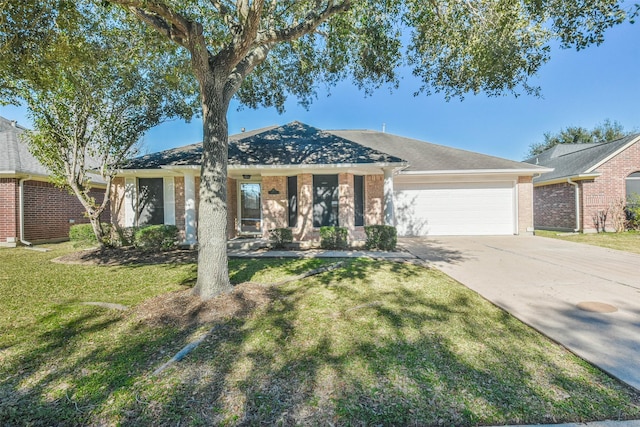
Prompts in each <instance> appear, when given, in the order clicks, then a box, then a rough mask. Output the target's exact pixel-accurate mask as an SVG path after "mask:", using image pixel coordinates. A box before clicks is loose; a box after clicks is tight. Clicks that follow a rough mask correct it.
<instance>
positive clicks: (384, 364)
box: [0, 245, 640, 426]
mask: <svg viewBox="0 0 640 427" xmlns="http://www.w3.org/2000/svg"><path fill="white" fill-rule="evenodd" d="M52 249H53V250H52V252H51V253H47V254H43V253H35V252H27V251H20V250H11V251H0V266H2V270H3V271H2V274H0V278H1V279H0V291H1V292H2V295H3V298H2V299H1V300H0V424H1V425H24V424H28V425H121V424H122V425H154V426H156V425H159V426H165V425H166V426H169V425H171V426H174V425H178V424H179V425H257V424H267V425H272V424H281V425H300V424H302V425H309V424H310V425H329V424H331V425H425V426H436V425H456V426H465V425H469V426H471V425H483V424H484V425H487V424H488V425H498V424H519V423H555V422H583V421H590V420H602V419H629V418H638V417H640V399H639V396H638V394H637V393H635V392H634V391H633V390H632V389H630V388H628V387H626V386H625V385H623V384H621V383H619V382H618V381H616V380H614V379H612V378H610V377H608V376H607V375H605V374H604V373H602V372H601V371H599V370H598V369H596V368H594V367H592V366H591V365H589V364H587V363H586V362H584V361H582V360H580V359H578V358H576V357H575V356H574V355H572V354H571V353H569V352H567V351H566V350H565V349H563V348H562V347H560V346H558V345H556V344H554V343H553V342H551V341H550V340H548V339H546V338H545V337H543V336H541V335H540V334H538V333H537V332H535V331H534V330H532V329H531V328H529V327H527V326H525V325H524V324H522V323H521V322H519V321H518V320H516V319H515V318H513V317H512V316H510V315H508V314H506V313H505V312H504V311H501V310H499V309H497V308H496V307H494V306H493V305H491V304H489V303H488V302H486V301H485V300H483V299H482V298H480V297H479V296H478V295H477V294H475V293H473V292H472V291H470V290H468V289H467V288H465V287H464V286H462V285H460V284H458V283H457V282H455V281H453V280H451V279H450V278H448V277H447V276H445V275H444V274H442V273H440V272H437V271H434V270H428V269H425V268H422V267H419V266H413V265H409V264H397V263H390V262H380V261H373V260H364V259H360V260H344V261H343V262H344V265H343V266H342V267H341V268H339V269H336V270H333V271H329V272H325V273H322V274H319V275H317V276H313V277H307V278H304V279H301V280H297V281H292V282H288V283H285V284H282V285H280V286H273V285H267V284H269V283H277V282H283V281H286V280H287V278H292V277H295V276H297V275H300V274H303V273H304V272H305V271H309V270H313V269H317V268H320V267H322V266H323V265H328V263H329V262H331V263H332V262H335V260H330V261H326V260H317V259H311V260H292V259H286V260H244V259H242V260H232V261H230V263H229V268H230V276H231V278H232V281H233V282H234V283H237V285H236V286H235V288H234V290H233V292H231V293H229V294H225V295H221V296H218V297H217V298H214V299H211V300H209V301H206V302H203V301H200V300H199V299H197V298H195V297H193V296H191V295H190V293H189V292H190V287H191V286H192V284H193V281H194V280H195V265H193V264H179V263H169V264H161V265H139V264H127V265H116V264H111V265H107V266H105V265H102V266H97V265H91V264H87V265H64V264H52V263H50V262H49V260H50V259H52V258H54V257H59V256H61V255H64V254H65V253H69V252H70V251H71V248H70V247H69V246H65V245H55V246H52ZM25 265H29V266H30V267H29V268H28V269H26V268H25V267H24V266H25ZM5 278H8V279H5ZM80 301H105V302H111V303H116V304H123V305H127V306H129V307H130V309H129V310H127V311H124V312H123V311H118V310H110V309H107V308H103V307H96V306H86V305H81V304H78V302H80ZM206 331H211V333H210V334H208V335H207V337H206V339H204V340H203V341H202V343H201V344H200V345H199V346H198V348H196V349H195V350H194V351H192V352H191V353H190V354H189V355H188V356H187V357H185V358H184V359H182V360H181V361H180V363H176V364H174V365H172V366H170V367H169V368H167V369H166V370H164V371H163V372H162V375H160V376H152V375H151V374H152V373H153V371H154V370H156V369H157V368H158V367H160V366H162V364H163V363H165V362H166V361H167V360H168V359H170V358H171V356H172V355H174V354H176V352H177V351H179V350H180V349H181V348H183V347H184V346H185V344H187V343H189V342H192V341H193V340H194V339H197V338H198V337H200V336H201V335H202V334H203V333H205V332H206Z"/></svg>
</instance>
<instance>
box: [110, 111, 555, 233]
mask: <svg viewBox="0 0 640 427" xmlns="http://www.w3.org/2000/svg"><path fill="white" fill-rule="evenodd" d="M201 154H202V144H201V143H199V144H192V145H187V146H184V147H179V148H174V149H170V150H166V151H162V152H159V153H154V154H149V155H146V156H142V157H138V158H136V159H133V160H132V161H131V162H130V163H129V164H128V165H127V166H126V167H124V168H123V169H121V170H120V171H119V173H118V175H117V177H116V179H115V180H114V182H113V185H114V188H113V192H112V194H113V199H112V216H113V221H114V222H117V223H118V224H120V225H121V226H125V227H127V226H138V225H143V224H175V225H177V226H178V228H179V229H180V230H182V232H183V233H184V240H185V243H189V244H192V243H195V242H196V236H197V233H196V229H197V217H198V214H197V206H198V201H199V200H198V189H199V172H200V157H201ZM548 170H549V169H547V168H543V167H541V166H536V165H531V164H527V163H521V162H516V161H511V160H506V159H501V158H497V157H492V156H487V155H484V154H478V153H473V152H468V151H464V150H459V149H455V148H450V147H444V146H440V145H435V144H430V143H427V142H423V141H417V140H414V139H409V138H404V137H401V136H397V135H392V134H389V133H384V132H375V131H366V130H339V131H338V130H334V131H324V130H320V129H317V128H314V127H311V126H308V125H305V124H303V123H299V122H292V123H289V124H286V125H284V126H272V127H268V128H264V129H259V130H255V131H251V132H243V133H241V134H238V135H232V136H230V137H229V164H228V177H229V179H228V188H227V190H228V200H227V205H228V206H227V209H228V224H227V231H228V237H229V238H234V237H237V236H260V237H266V236H267V233H268V230H270V229H273V228H280V227H289V228H291V229H292V231H293V235H294V239H295V240H297V241H309V240H312V241H313V240H318V238H319V227H321V226H325V225H339V226H343V227H347V228H348V230H349V237H350V239H352V240H360V239H364V238H365V233H364V226H365V225H373V224H391V225H395V226H397V229H398V233H399V235H401V236H426V235H481V234H485V235H490V234H502V235H515V234H526V233H531V232H532V231H533V201H532V194H533V188H532V178H533V176H534V175H536V174H540V173H543V172H546V171H548Z"/></svg>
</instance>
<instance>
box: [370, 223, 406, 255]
mask: <svg viewBox="0 0 640 427" xmlns="http://www.w3.org/2000/svg"><path fill="white" fill-rule="evenodd" d="M364 232H365V233H366V234H367V241H366V243H365V247H366V248H367V249H378V250H382V251H392V250H394V249H395V248H396V246H397V244H398V232H397V230H396V228H395V227H393V226H391V225H367V226H365V227H364Z"/></svg>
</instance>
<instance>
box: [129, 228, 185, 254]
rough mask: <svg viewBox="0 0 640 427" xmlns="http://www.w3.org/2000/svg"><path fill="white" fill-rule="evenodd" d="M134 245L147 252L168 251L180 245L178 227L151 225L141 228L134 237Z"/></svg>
mask: <svg viewBox="0 0 640 427" xmlns="http://www.w3.org/2000/svg"><path fill="white" fill-rule="evenodd" d="M133 245H134V246H135V247H136V248H139V249H142V250H145V251H168V250H171V249H174V248H175V247H176V246H177V245H178V227H176V226H175V225H149V226H146V227H142V228H139V229H138V230H136V231H135V233H134V235H133Z"/></svg>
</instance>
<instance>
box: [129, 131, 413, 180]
mask: <svg viewBox="0 0 640 427" xmlns="http://www.w3.org/2000/svg"><path fill="white" fill-rule="evenodd" d="M201 155H202V143H198V144H191V145H187V146H184V147H179V148H174V149H170V150H165V151H161V152H159V153H153V154H149V155H146V156H142V157H138V158H136V159H133V160H132V161H131V162H129V163H128V164H127V166H126V167H125V169H156V168H159V167H162V166H186V165H200V164H201ZM403 162H404V160H403V159H401V158H399V157H396V156H393V155H390V154H386V153H384V152H382V151H378V150H375V149H372V148H370V147H366V146H364V145H362V144H359V143H357V142H354V141H350V140H348V139H345V138H341V137H339V136H337V135H334V134H332V133H330V132H325V131H322V130H320V129H317V128H314V127H312V126H308V125H305V124H303V123H300V122H291V123H289V124H286V125H284V126H272V127H268V128H264V129H259V130H257V131H252V132H248V133H241V134H238V135H232V136H230V137H229V165H230V166H258V165H269V166H280V165H281V166H288V165H309V166H310V165H339V164H374V163H403Z"/></svg>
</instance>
